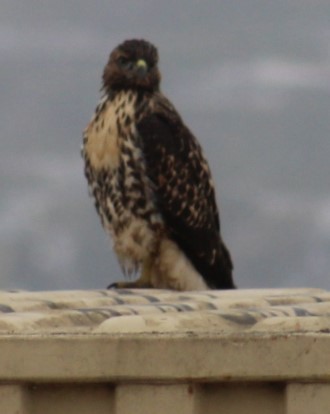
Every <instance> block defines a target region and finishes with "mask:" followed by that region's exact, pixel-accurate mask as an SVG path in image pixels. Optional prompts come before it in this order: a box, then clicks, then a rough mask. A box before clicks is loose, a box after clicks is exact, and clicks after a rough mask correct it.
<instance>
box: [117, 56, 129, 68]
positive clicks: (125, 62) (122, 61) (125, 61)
mask: <svg viewBox="0 0 330 414" xmlns="http://www.w3.org/2000/svg"><path fill="white" fill-rule="evenodd" d="M118 63H119V65H120V66H121V67H123V68H127V67H128V66H129V64H130V62H129V60H128V59H127V58H126V57H125V56H120V57H119V58H118Z"/></svg>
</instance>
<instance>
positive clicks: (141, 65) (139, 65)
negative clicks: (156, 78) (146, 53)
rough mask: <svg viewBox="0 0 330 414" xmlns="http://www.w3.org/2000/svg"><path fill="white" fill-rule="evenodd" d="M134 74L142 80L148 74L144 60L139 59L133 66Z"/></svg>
mask: <svg viewBox="0 0 330 414" xmlns="http://www.w3.org/2000/svg"><path fill="white" fill-rule="evenodd" d="M135 68H136V73H137V74H138V75H139V76H140V77H141V78H142V77H143V76H145V75H146V74H147V72H148V65H147V62H146V61H145V60H144V59H139V60H138V61H137V62H136V65H135Z"/></svg>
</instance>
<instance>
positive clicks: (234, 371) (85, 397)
mask: <svg viewBox="0 0 330 414" xmlns="http://www.w3.org/2000/svg"><path fill="white" fill-rule="evenodd" d="M0 311H2V313H0V414H59V413H61V414H63V413H70V414H76V413H77V414H78V413H79V414H85V413H86V414H87V413H88V414H90V413H93V414H94V413H95V414H103V413H104V414H105V413H107V414H109V413H110V414H111V413H114V414H127V413H134V414H140V413H141V414H142V413H143V414H148V413H152V414H155V413H156V414H163V413H166V414H168V413H180V414H185V413H192V414H204V413H205V414H218V413H229V412H230V414H236V413H237V414H240V413H242V414H243V413H244V414H249V413H253V414H255V413H262V414H275V413H276V414H277V413H279V414H298V413H299V414H305V413H306V414H307V413H308V414H313V413H317V414H323V413H324V414H329V413H330V334H329V333H330V293H329V292H326V291H323V290H320V289H287V290H237V291H230V292H229V291H228V292H217V291H208V292H198V293H196V292H194V293H189V292H184V293H178V292H171V291H155V290H152V291H151V290H139V291H137V290H136V291H133V290H132V291H128V290H125V291H118V292H116V291H71V292H70V291H66V292H65V291H63V292H0Z"/></svg>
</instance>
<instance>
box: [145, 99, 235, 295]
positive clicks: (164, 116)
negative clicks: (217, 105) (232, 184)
mask: <svg viewBox="0 0 330 414" xmlns="http://www.w3.org/2000/svg"><path fill="white" fill-rule="evenodd" d="M168 104H169V103H168V101H166V100H165V98H164V106H163V107H162V106H160V109H161V110H159V111H157V112H156V113H153V114H151V115H147V116H146V117H144V118H142V119H141V121H140V122H139V123H138V125H137V129H138V132H139V135H140V137H141V141H142V146H143V152H144V156H145V161H146V173H147V175H148V177H149V179H150V180H151V182H152V183H153V185H154V191H155V195H156V201H157V206H158V208H159V210H160V212H161V214H162V216H163V219H164V221H165V223H166V226H167V228H168V232H169V237H170V238H171V239H173V240H174V241H175V242H176V243H177V244H178V245H179V247H180V248H181V249H182V251H183V252H184V253H185V254H186V256H187V257H188V258H189V259H190V261H191V262H192V263H193V265H194V266H195V268H196V269H197V271H198V272H199V273H200V274H201V275H202V276H203V278H204V280H205V281H206V283H207V284H208V286H209V287H210V288H218V289H221V288H222V289H229V288H233V287H234V284H233V280H232V267H233V266H232V261H231V258H230V254H229V252H228V250H227V248H226V246H225V245H224V243H223V242H222V240H221V237H220V224H219V216H218V211H217V206H216V201H215V194H214V188H213V184H212V181H211V175H210V170H209V167H208V164H207V162H206V160H205V158H204V156H203V153H202V150H201V147H200V145H199V144H198V142H197V140H196V139H195V137H194V136H193V135H192V134H191V132H190V131H189V130H188V128H187V127H186V126H185V125H184V124H183V122H182V120H181V118H180V117H179V115H178V114H177V113H176V112H175V110H174V108H173V107H171V106H169V105H168Z"/></svg>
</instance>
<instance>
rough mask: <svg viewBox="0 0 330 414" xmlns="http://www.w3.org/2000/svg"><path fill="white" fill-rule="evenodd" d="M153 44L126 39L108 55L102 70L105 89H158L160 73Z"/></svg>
mask: <svg viewBox="0 0 330 414" xmlns="http://www.w3.org/2000/svg"><path fill="white" fill-rule="evenodd" d="M157 63H158V53H157V49H156V48H155V46H153V45H152V44H151V43H149V42H147V41H145V40H135V39H134V40H126V41H125V42H124V43H121V44H120V45H119V46H117V47H116V49H114V50H113V52H112V53H111V55H110V58H109V61H108V63H107V65H106V67H105V68H104V72H103V86H104V88H105V90H107V91H115V90H121V89H139V90H146V91H155V90H158V89H159V83H160V73H159V70H158V67H157Z"/></svg>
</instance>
